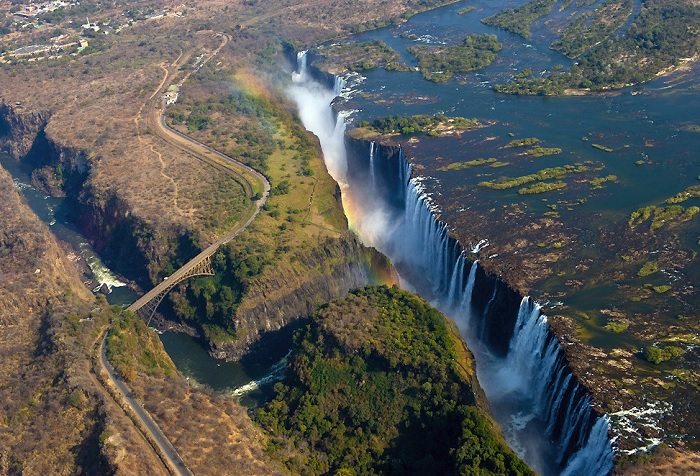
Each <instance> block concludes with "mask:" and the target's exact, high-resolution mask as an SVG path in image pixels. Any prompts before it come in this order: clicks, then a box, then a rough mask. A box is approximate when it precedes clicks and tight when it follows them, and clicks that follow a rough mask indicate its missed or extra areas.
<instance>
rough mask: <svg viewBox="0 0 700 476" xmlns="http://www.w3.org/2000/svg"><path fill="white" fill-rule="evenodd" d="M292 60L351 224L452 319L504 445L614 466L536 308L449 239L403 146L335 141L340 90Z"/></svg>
mask: <svg viewBox="0 0 700 476" xmlns="http://www.w3.org/2000/svg"><path fill="white" fill-rule="evenodd" d="M298 59H299V61H298V71H297V73H295V75H294V77H293V80H294V84H293V86H292V87H291V88H290V95H291V96H292V98H293V99H295V100H296V101H297V104H298V106H299V111H300V116H301V118H302V121H304V124H305V125H306V127H307V128H309V129H310V130H312V131H313V132H315V133H316V134H317V135H318V136H319V139H320V141H321V144H322V146H324V154H325V158H326V163H327V165H328V169H329V171H330V172H331V174H332V175H333V176H334V178H336V180H337V181H338V183H339V184H340V186H341V189H342V190H343V202H344V205H345V208H346V213H347V214H348V218H349V222H350V225H351V227H353V228H354V229H356V230H358V232H359V234H360V236H361V238H362V239H363V240H364V241H365V242H367V243H371V244H372V245H373V246H376V247H377V248H378V249H380V250H381V251H382V252H385V253H386V254H387V255H388V256H390V257H391V259H392V260H393V261H394V262H395V263H396V265H397V267H398V269H399V272H400V273H401V274H402V276H403V277H404V278H405V279H406V281H408V282H410V284H411V285H412V287H415V288H416V289H417V290H418V291H419V293H420V294H422V295H424V296H425V297H427V298H430V299H431V300H433V301H434V302H438V303H439V304H440V308H441V309H442V310H443V311H445V312H446V313H448V314H449V315H451V316H452V317H453V318H454V319H455V321H456V323H457V324H458V326H460V329H461V330H462V334H463V336H464V338H465V339H466V340H467V342H468V343H469V345H470V348H472V350H473V351H474V353H475V356H476V358H477V368H478V370H479V375H480V382H481V383H482V385H483V386H484V389H485V391H486V394H487V397H488V398H489V400H490V403H491V405H492V408H493V410H494V414H495V416H496V417H497V419H498V420H499V421H500V423H501V425H502V426H503V428H504V432H505V434H506V438H507V439H508V441H509V443H510V444H511V445H512V446H513V447H514V448H515V449H516V450H517V451H518V453H519V454H521V455H523V456H524V457H525V459H526V460H527V461H528V462H529V463H530V464H531V465H533V466H534V467H535V468H536V469H537V470H538V471H540V472H542V473H544V474H555V473H561V472H565V473H569V474H606V473H608V472H610V471H611V469H612V457H613V450H612V445H611V442H610V439H609V437H608V421H607V418H606V417H604V416H601V415H600V414H599V413H597V412H596V411H595V410H594V409H593V407H592V405H591V399H590V397H589V395H588V392H587V391H586V389H585V388H584V387H582V386H581V385H580V384H579V383H578V381H577V380H576V378H575V376H574V375H573V374H572V372H571V370H570V368H569V366H568V364H567V359H566V356H565V354H564V352H563V351H562V349H561V346H560V344H559V342H558V340H557V338H556V336H555V335H554V334H553V333H552V332H551V331H550V329H549V326H548V325H547V320H546V317H545V316H543V315H541V314H540V312H539V307H538V306H537V305H536V304H534V303H533V302H531V300H530V299H529V298H527V297H524V296H522V295H520V294H519V293H518V292H517V291H516V290H514V289H512V288H511V287H510V286H509V285H508V283H507V280H506V279H504V278H502V277H500V276H495V275H492V274H490V273H488V272H486V271H485V270H483V269H482V268H481V267H479V266H478V264H476V262H475V261H474V258H473V256H474V255H471V253H470V250H465V248H464V247H463V246H462V245H461V244H460V243H459V242H457V241H456V240H455V239H454V238H453V237H452V236H451V233H450V230H449V228H448V226H447V225H446V224H444V223H443V222H441V221H439V219H438V218H437V213H438V210H437V208H436V207H435V206H434V204H433V202H432V200H431V198H430V196H429V195H428V194H426V192H425V189H424V186H423V184H422V180H421V177H420V176H418V175H416V176H414V174H413V171H412V168H411V165H410V163H409V161H408V160H407V158H406V157H405V156H404V154H403V151H402V150H401V148H400V147H399V146H395V145H394V146H383V145H382V144H379V143H375V142H371V141H369V140H349V141H348V142H347V145H346V142H345V140H344V138H342V139H341V140H340V141H339V140H338V131H344V128H345V124H344V122H345V121H344V117H343V115H342V114H340V115H335V114H333V111H332V108H331V106H330V102H331V101H332V100H333V97H335V96H336V95H337V94H338V93H339V91H337V90H336V91H330V90H329V89H328V88H327V87H326V86H324V85H323V84H320V83H318V82H317V81H316V80H315V79H314V75H313V74H311V73H309V72H308V71H309V68H308V65H307V64H306V59H305V55H304V54H303V53H302V54H300V55H299V58H298ZM324 90H325V91H326V92H325V95H324V94H322V92H323V91H324ZM478 248H479V246H478V245H477V246H476V247H475V249H474V250H473V251H478Z"/></svg>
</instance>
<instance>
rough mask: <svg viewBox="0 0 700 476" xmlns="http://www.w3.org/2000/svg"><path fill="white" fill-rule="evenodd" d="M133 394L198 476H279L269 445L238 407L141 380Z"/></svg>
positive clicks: (177, 383) (174, 384) (173, 384)
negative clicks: (136, 395)
mask: <svg viewBox="0 0 700 476" xmlns="http://www.w3.org/2000/svg"><path fill="white" fill-rule="evenodd" d="M134 390H135V391H136V392H137V394H138V395H139V396H140V397H141V399H142V400H143V401H144V403H145V407H146V408H147V409H148V410H149V412H151V415H152V416H153V417H154V419H155V420H156V422H157V423H158V425H159V426H160V427H161V429H162V430H163V432H164V433H165V434H166V435H167V436H168V438H169V439H170V441H172V442H173V444H174V445H175V447H176V448H177V450H178V452H179V453H180V455H181V456H182V458H183V459H184V460H185V462H186V463H187V465H188V466H189V468H190V469H191V470H192V471H193V472H194V473H195V474H202V475H205V474H211V475H239V474H251V475H252V474H260V475H271V474H280V470H279V468H278V467H277V466H276V465H275V464H274V463H272V462H270V459H269V458H268V457H267V455H266V454H265V452H264V447H265V443H266V439H265V437H264V436H263V434H262V432H261V431H260V430H259V429H258V428H256V427H255V426H254V425H253V423H252V421H251V420H250V417H249V416H248V414H247V412H246V410H245V409H244V408H243V407H241V406H240V404H238V403H237V402H235V401H233V400H230V399H226V398H223V397H217V396H214V395H212V394H209V393H206V392H205V391H203V390H198V389H194V388H191V387H189V386H188V385H187V384H186V383H185V382H184V381H182V380H181V379H165V380H163V379H156V378H153V377H146V376H141V378H139V380H138V383H136V384H135V385H134Z"/></svg>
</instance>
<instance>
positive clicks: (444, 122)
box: [351, 114, 483, 137]
mask: <svg viewBox="0 0 700 476" xmlns="http://www.w3.org/2000/svg"><path fill="white" fill-rule="evenodd" d="M482 126H483V124H482V123H481V122H479V121H478V120H477V119H468V118H466V117H448V116H445V115H444V114H435V115H433V116H430V115H423V114H419V115H415V116H388V117H381V118H378V119H375V120H373V121H372V122H368V121H362V122H360V123H359V124H358V127H357V128H355V129H353V130H352V131H351V135H352V136H353V137H370V136H374V135H384V136H390V135H404V136H408V135H413V134H427V135H429V136H431V137H437V136H445V135H454V134H459V133H461V132H464V131H467V130H470V129H475V128H477V127H482Z"/></svg>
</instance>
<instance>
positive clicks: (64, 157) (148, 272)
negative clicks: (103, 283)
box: [0, 104, 199, 288]
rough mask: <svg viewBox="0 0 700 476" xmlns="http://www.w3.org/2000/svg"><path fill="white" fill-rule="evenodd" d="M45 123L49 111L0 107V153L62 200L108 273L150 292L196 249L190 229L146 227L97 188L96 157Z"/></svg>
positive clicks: (122, 203) (121, 201)
mask: <svg viewBox="0 0 700 476" xmlns="http://www.w3.org/2000/svg"><path fill="white" fill-rule="evenodd" d="M49 119H50V115H49V114H48V113H44V112H30V111H24V110H23V109H21V108H18V107H13V106H10V105H7V104H0V150H3V151H5V152H6V153H8V154H9V155H10V157H11V158H12V159H15V160H18V161H19V162H20V163H21V165H22V167H24V168H25V169H26V170H28V171H30V172H31V175H32V181H33V183H34V185H35V186H37V188H39V189H40V190H43V191H44V192H45V193H47V194H50V195H52V196H65V197H66V200H67V204H68V206H69V210H68V213H69V218H70V219H71V221H72V222H73V223H75V224H76V226H77V227H78V228H79V230H80V232H81V234H83V235H84V236H85V237H86V238H88V240H90V242H91V244H92V246H93V247H94V249H95V250H96V251H97V252H98V253H100V255H101V256H103V258H104V260H105V262H106V263H107V264H108V265H109V266H110V267H111V268H112V269H114V270H115V271H117V272H118V273H120V274H122V275H124V276H127V277H128V278H130V279H133V280H134V281H136V282H138V283H139V284H140V285H141V286H143V287H146V288H148V287H150V286H151V285H152V284H153V283H154V282H157V281H159V279H160V277H161V274H163V273H164V272H165V273H167V272H168V271H169V270H171V269H172V268H173V267H175V268H176V267H177V265H178V263H182V262H185V261H186V260H187V259H189V258H190V257H192V256H194V255H195V254H196V253H197V252H198V251H199V246H198V239H197V237H196V236H195V234H194V233H193V232H191V231H190V230H188V229H186V228H184V227H182V226H177V225H175V224H172V223H163V224H157V225H155V224H152V223H148V222H146V221H145V220H143V219H142V218H140V217H139V216H138V215H137V213H134V210H132V209H131V207H130V206H129V205H128V204H127V203H126V201H125V200H124V199H123V198H122V197H121V196H120V194H119V193H118V191H117V190H114V189H98V188H97V187H96V186H95V185H94V184H93V181H92V180H91V174H92V172H93V165H94V163H95V162H96V161H99V157H90V153H89V151H84V150H80V149H77V148H75V147H71V146H70V145H66V144H63V143H61V142H59V141H57V140H55V139H54V138H52V137H51V136H50V135H49V134H48V133H47V125H48V122H49Z"/></svg>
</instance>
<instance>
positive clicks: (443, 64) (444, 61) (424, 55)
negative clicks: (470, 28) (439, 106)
mask: <svg viewBox="0 0 700 476" xmlns="http://www.w3.org/2000/svg"><path fill="white" fill-rule="evenodd" d="M502 48H503V46H502V45H501V43H500V42H499V41H498V38H497V37H496V35H489V34H483V35H469V36H468V37H467V38H465V40H464V41H463V42H462V44H461V45H453V46H442V45H440V46H435V45H421V46H411V47H410V48H409V49H408V50H409V51H410V52H411V54H413V55H414V56H415V57H416V58H417V59H418V69H419V70H420V72H421V74H422V75H423V77H424V78H425V79H427V80H429V81H434V82H436V83H444V82H446V81H449V80H450V79H452V78H453V77H454V75H455V74H459V73H466V72H469V71H473V70H476V69H480V68H483V67H485V66H488V65H490V64H491V63H493V61H494V60H495V59H496V56H497V55H498V53H499V52H500V51H501V49H502Z"/></svg>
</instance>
